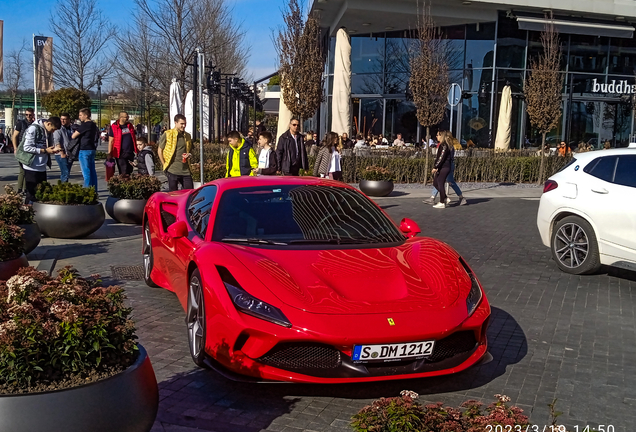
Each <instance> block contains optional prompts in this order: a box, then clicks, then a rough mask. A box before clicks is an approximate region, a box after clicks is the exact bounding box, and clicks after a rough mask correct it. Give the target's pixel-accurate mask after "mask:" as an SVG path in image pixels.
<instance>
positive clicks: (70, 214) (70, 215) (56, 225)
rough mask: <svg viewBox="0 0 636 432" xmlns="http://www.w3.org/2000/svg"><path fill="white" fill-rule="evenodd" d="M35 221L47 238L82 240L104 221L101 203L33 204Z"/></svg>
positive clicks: (104, 214) (104, 215)
mask: <svg viewBox="0 0 636 432" xmlns="http://www.w3.org/2000/svg"><path fill="white" fill-rule="evenodd" d="M33 209H34V210H35V221H36V222H37V224H38V227H40V231H41V232H42V234H43V235H45V236H47V237H54V238H83V237H87V236H89V235H91V234H93V233H94V232H95V231H97V230H98V229H99V228H100V227H101V226H102V224H103V223H104V220H105V219H106V213H104V206H103V205H102V203H97V204H94V205H60V204H45V203H38V202H35V203H33Z"/></svg>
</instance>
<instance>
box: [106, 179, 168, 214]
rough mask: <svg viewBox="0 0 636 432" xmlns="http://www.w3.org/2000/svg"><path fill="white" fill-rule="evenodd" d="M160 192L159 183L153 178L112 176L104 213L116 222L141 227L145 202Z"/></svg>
mask: <svg viewBox="0 0 636 432" xmlns="http://www.w3.org/2000/svg"><path fill="white" fill-rule="evenodd" d="M160 190H161V181H160V180H159V179H158V178H157V177H155V176H150V175H137V174H133V175H131V176H128V175H121V176H114V177H113V178H111V179H110V180H109V181H108V191H109V192H110V196H109V197H108V199H107V200H106V211H107V212H108V214H109V215H110V217H111V218H113V219H114V220H116V221H117V222H120V223H127V224H137V225H141V222H142V220H143V216H144V207H145V206H146V201H148V198H150V196H151V195H152V194H153V193H155V192H159V191H160Z"/></svg>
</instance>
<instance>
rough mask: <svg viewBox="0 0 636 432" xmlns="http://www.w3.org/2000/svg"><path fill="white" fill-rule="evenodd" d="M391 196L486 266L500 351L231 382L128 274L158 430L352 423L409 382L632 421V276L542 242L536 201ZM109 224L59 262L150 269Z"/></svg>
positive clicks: (635, 357)
mask: <svg viewBox="0 0 636 432" xmlns="http://www.w3.org/2000/svg"><path fill="white" fill-rule="evenodd" d="M378 202H379V203H380V205H381V206H383V207H384V208H385V209H386V211H387V212H388V213H389V214H390V215H391V216H392V217H394V218H395V219H396V220H398V221H399V219H400V218H402V217H410V218H412V219H414V220H415V221H417V222H418V223H419V224H420V227H421V228H422V231H423V233H422V235H430V236H432V237H436V238H440V239H442V240H444V241H446V242H447V243H449V244H450V245H451V246H453V247H454V248H456V249H457V250H458V251H459V252H460V253H461V254H462V255H463V256H464V257H465V258H466V259H467V261H468V262H469V264H470V265H471V266H472V267H473V269H474V270H475V272H476V273H477V275H478V277H479V278H480V280H481V282H482V284H483V285H484V287H485V289H486V292H487V295H488V298H489V300H490V302H491V305H492V307H493V315H492V322H491V325H490V328H489V330H488V337H489V344H490V347H489V352H490V353H491V355H492V357H493V360H492V361H491V362H489V363H486V364H483V365H481V366H477V367H474V368H471V369H469V370H467V371H464V372H462V373H459V374H456V375H452V376H446V377H436V378H429V379H417V380H400V381H394V382H388V383H386V382H385V383H365V384H347V385H331V386H327V385H299V384H248V383H237V382H232V381H229V380H227V379H225V378H223V377H222V376H220V375H218V374H217V373H215V372H213V371H208V370H203V369H199V368H196V367H195V366H194V364H193V363H192V362H191V360H190V356H189V352H188V347H187V343H186V341H187V336H186V332H185V324H184V312H183V311H182V309H181V307H180V305H179V303H178V301H177V299H176V297H175V296H174V295H173V294H172V293H170V292H168V291H166V290H163V289H153V288H148V287H146V286H145V285H144V284H143V282H137V281H127V282H125V283H124V286H125V288H126V290H127V293H128V298H129V302H130V304H131V305H132V307H133V308H134V319H135V320H136V323H137V328H138V335H139V340H140V342H141V343H142V344H143V345H144V346H145V347H146V348H147V350H148V352H149V353H150V357H151V360H152V363H153V366H154V368H155V373H156V375H157V380H158V382H159V386H160V398H161V401H160V407H159V414H158V417H157V421H156V423H155V426H154V427H153V429H152V431H153V432H159V431H164V432H192V431H194V430H204V431H217V432H225V431H247V432H252V431H261V430H266V431H297V432H300V431H303V432H311V431H346V430H350V429H349V427H348V424H349V419H350V417H351V415H352V414H354V413H355V412H357V411H358V410H359V409H360V408H362V407H363V406H364V405H367V404H368V403H370V402H371V401H372V400H373V399H375V398H379V397H383V396H396V395H398V394H399V392H400V391H401V390H404V389H409V390H414V391H416V392H418V393H419V394H420V399H421V400H422V402H437V401H441V402H444V403H446V404H450V405H459V404H460V403H461V402H463V401H465V400H467V399H478V400H481V401H483V402H486V403H489V402H490V401H492V399H493V395H494V394H496V393H503V394H506V395H508V396H510V397H511V398H512V402H513V403H516V404H518V405H519V406H520V407H522V408H523V409H524V410H525V411H526V413H527V414H529V415H530V419H531V421H532V422H533V423H534V424H537V425H539V426H540V427H541V428H542V427H543V425H545V424H547V422H548V420H549V411H548V407H547V404H548V403H550V402H552V400H553V399H555V398H556V399H558V402H557V409H558V410H559V411H563V413H564V414H563V415H562V416H561V417H559V420H560V421H561V422H562V423H565V424H566V425H568V426H569V427H570V430H574V426H578V427H579V429H578V430H579V431H581V430H582V428H583V427H584V426H585V425H591V426H594V427H597V428H598V426H599V425H613V426H614V428H615V431H622V432H626V431H627V430H628V427H629V430H631V425H633V424H634V423H635V422H636V328H635V323H636V320H635V316H634V314H635V305H636V276H635V275H634V274H633V273H628V272H623V271H613V270H612V271H610V273H609V274H608V273H607V270H605V272H603V273H600V274H598V275H593V276H571V275H567V274H565V273H562V272H560V271H559V270H558V269H557V267H556V265H555V264H554V263H553V262H551V259H550V253H549V250H547V249H546V248H544V247H543V245H542V244H541V242H540V240H539V235H538V232H537V228H536V224H535V218H536V212H537V208H538V202H537V201H536V200H527V199H510V198H495V199H490V198H480V199H473V200H471V201H470V204H469V205H467V206H461V207H449V208H447V209H444V210H437V209H432V208H431V206H427V205H424V204H423V203H422V202H421V200H420V199H414V198H404V197H393V198H390V199H384V200H378ZM111 222H112V221H111ZM110 228H111V229H107V228H105V229H104V233H105V235H104V236H103V237H104V238H100V239H95V238H94V239H92V240H91V239H89V240H76V241H70V242H68V243H66V244H64V243H63V242H62V243H60V244H59V245H48V246H44V247H43V249H42V250H47V248H49V247H53V248H56V249H55V253H56V254H58V255H59V261H58V265H57V267H58V268H59V267H61V266H63V265H66V264H73V265H74V266H76V267H77V268H78V269H79V270H80V271H81V272H82V273H83V274H89V273H100V274H101V275H103V276H106V277H108V276H110V266H113V265H136V264H139V265H140V264H141V256H140V247H141V240H140V235H139V233H140V232H141V231H140V229H139V228H138V227H127V226H122V225H113V226H111V227H110ZM112 229H118V230H120V234H118V235H117V236H115V238H114V239H112V238H108V237H109V235H110V234H109V233H111V232H112ZM121 230H125V231H126V232H123V231H121ZM99 233H100V232H99V231H98V233H97V234H96V235H98V236H99ZM39 249H40V248H38V249H36V252H35V253H38V250H39ZM40 253H41V252H40ZM106 280H107V281H111V282H114V283H115V282H118V281H114V280H112V279H111V280H109V279H108V278H106ZM541 428H540V429H539V430H542V429H541ZM547 430H549V429H547Z"/></svg>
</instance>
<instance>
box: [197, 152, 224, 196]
mask: <svg viewBox="0 0 636 432" xmlns="http://www.w3.org/2000/svg"><path fill="white" fill-rule="evenodd" d="M224 160H225V159H224ZM190 170H191V171H192V180H193V183H194V188H195V189H196V188H198V187H200V186H201V185H202V184H204V183H209V182H211V181H214V180H217V179H220V178H224V177H225V172H226V170H227V168H226V166H225V162H213V161H212V160H210V159H208V161H207V162H206V163H205V165H204V166H203V175H204V177H205V178H204V179H203V180H204V181H203V182H201V171H200V165H199V163H198V162H195V163H193V164H191V165H190Z"/></svg>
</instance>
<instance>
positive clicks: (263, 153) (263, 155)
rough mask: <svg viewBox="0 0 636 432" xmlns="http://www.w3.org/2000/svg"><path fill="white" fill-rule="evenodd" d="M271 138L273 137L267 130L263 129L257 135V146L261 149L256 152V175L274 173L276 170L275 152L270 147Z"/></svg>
mask: <svg viewBox="0 0 636 432" xmlns="http://www.w3.org/2000/svg"><path fill="white" fill-rule="evenodd" d="M273 140H274V137H273V136H272V134H271V133H269V132H267V131H263V132H261V133H260V134H259V135H258V147H259V148H260V149H261V150H260V153H259V154H258V169H257V171H256V174H257V175H276V172H277V171H278V159H277V158H276V152H275V151H274V149H272V147H271V143H272V141H273Z"/></svg>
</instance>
